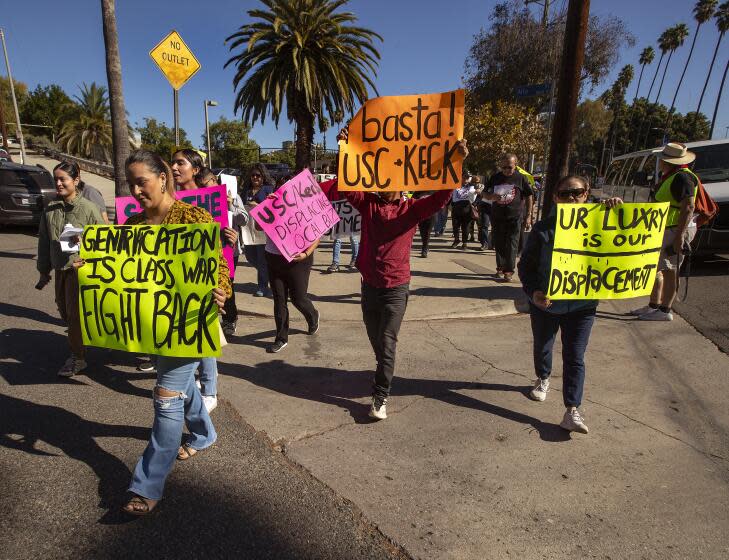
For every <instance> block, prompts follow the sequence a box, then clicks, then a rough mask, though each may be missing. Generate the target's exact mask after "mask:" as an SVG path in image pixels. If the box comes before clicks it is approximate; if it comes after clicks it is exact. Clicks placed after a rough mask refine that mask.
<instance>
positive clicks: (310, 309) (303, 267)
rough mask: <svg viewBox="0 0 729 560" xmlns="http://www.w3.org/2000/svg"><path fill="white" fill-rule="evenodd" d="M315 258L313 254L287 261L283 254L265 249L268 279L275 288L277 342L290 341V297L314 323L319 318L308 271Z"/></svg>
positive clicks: (272, 287)
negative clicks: (311, 293)
mask: <svg viewBox="0 0 729 560" xmlns="http://www.w3.org/2000/svg"><path fill="white" fill-rule="evenodd" d="M313 262H314V255H313V254H311V255H309V257H308V258H307V259H304V260H303V261H300V262H287V261H286V259H285V258H284V257H283V256H281V255H274V254H272V253H269V252H266V265H267V266H268V279H269V282H270V284H271V292H273V316H274V318H275V319H276V342H288V341H289V308H288V305H287V304H286V300H287V298H288V297H290V298H291V303H293V304H294V307H295V308H296V309H298V310H299V311H300V312H301V314H302V315H303V316H304V319H306V324H307V325H308V326H309V327H311V326H313V325H314V324H315V323H316V321H317V315H318V312H317V310H316V309H315V308H314V304H313V303H312V302H311V299H309V294H308V293H307V292H308V290H309V273H310V272H311V265H312V263H313Z"/></svg>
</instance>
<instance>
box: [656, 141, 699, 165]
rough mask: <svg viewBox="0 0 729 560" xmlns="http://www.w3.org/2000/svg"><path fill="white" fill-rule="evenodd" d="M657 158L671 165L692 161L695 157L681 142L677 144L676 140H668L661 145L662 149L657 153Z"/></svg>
mask: <svg viewBox="0 0 729 560" xmlns="http://www.w3.org/2000/svg"><path fill="white" fill-rule="evenodd" d="M658 158H659V159H662V160H663V161H665V162H666V163H671V164H673V165H684V164H686V163H691V162H692V161H694V160H695V159H696V154H695V153H693V152H689V151H688V149H687V148H686V146H684V145H683V144H679V143H678V142H669V143H668V144H666V145H665V146H663V151H662V152H661V153H659V154H658Z"/></svg>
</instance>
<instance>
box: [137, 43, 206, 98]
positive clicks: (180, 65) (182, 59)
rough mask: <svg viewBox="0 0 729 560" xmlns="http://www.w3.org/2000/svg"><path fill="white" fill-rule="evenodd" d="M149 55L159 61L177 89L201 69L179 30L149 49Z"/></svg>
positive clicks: (158, 64)
mask: <svg viewBox="0 0 729 560" xmlns="http://www.w3.org/2000/svg"><path fill="white" fill-rule="evenodd" d="M149 56H151V57H152V60H154V61H155V62H156V63H157V66H159V69H160V70H162V73H163V74H164V75H165V78H167V81H169V82H170V84H171V85H172V87H173V88H174V89H175V90H178V89H180V88H181V87H182V86H184V85H185V83H186V82H187V80H189V79H190V78H192V77H193V76H194V75H195V72H197V71H198V70H200V63H199V62H198V61H197V58H195V55H194V54H192V51H191V50H190V49H188V48H187V45H186V44H185V41H183V40H182V37H180V34H179V33H177V31H172V32H171V33H170V34H169V35H167V37H165V38H164V39H162V40H161V41H160V42H159V44H158V45H157V46H156V47H155V48H153V49H152V50H151V51H149Z"/></svg>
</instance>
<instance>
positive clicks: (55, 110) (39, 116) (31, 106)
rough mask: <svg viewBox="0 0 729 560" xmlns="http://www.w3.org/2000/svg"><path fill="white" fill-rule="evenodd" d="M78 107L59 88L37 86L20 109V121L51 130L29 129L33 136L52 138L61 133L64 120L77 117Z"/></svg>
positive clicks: (56, 86) (52, 85)
mask: <svg viewBox="0 0 729 560" xmlns="http://www.w3.org/2000/svg"><path fill="white" fill-rule="evenodd" d="M77 113H78V107H77V105H76V104H75V103H74V102H73V100H72V99H71V98H70V97H69V96H68V95H66V92H65V91H63V89H62V88H61V86H59V85H56V84H51V85H49V86H41V85H39V86H38V87H36V88H35V89H34V90H33V91H31V92H30V93H29V94H28V95H27V97H26V98H25V100H24V101H23V106H22V107H21V109H20V120H21V121H23V123H27V124H36V125H43V126H50V127H52V128H50V129H49V128H31V130H32V131H33V135H35V136H45V137H47V138H54V137H56V136H58V135H59V134H60V132H61V127H62V126H63V124H64V122H65V121H66V120H70V119H72V118H74V117H76V116H77Z"/></svg>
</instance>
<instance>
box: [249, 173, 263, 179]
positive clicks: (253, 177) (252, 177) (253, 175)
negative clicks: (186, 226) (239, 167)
mask: <svg viewBox="0 0 729 560" xmlns="http://www.w3.org/2000/svg"><path fill="white" fill-rule="evenodd" d="M261 177H262V175H261V174H260V173H251V179H260V178H261Z"/></svg>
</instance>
